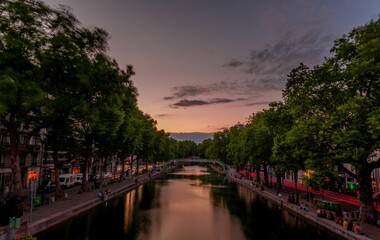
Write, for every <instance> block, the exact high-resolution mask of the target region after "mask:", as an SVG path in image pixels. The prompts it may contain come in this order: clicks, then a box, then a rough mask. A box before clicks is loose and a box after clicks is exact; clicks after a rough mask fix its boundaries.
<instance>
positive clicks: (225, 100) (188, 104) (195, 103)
mask: <svg viewBox="0 0 380 240" xmlns="http://www.w3.org/2000/svg"><path fill="white" fill-rule="evenodd" d="M242 100H245V99H243V98H237V99H228V98H213V99H210V100H208V101H204V100H188V99H182V100H180V101H178V102H176V103H174V104H171V105H170V106H171V107H172V108H179V107H184V108H186V107H195V106H203V105H210V104H222V103H231V102H236V101H242Z"/></svg>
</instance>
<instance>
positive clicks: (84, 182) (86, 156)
mask: <svg viewBox="0 0 380 240" xmlns="http://www.w3.org/2000/svg"><path fill="white" fill-rule="evenodd" d="M91 148H92V141H89V140H86V143H85V154H84V169H83V180H82V186H81V189H82V191H83V192H86V191H87V190H88V188H87V174H88V161H89V159H90V156H91V154H92V151H91Z"/></svg>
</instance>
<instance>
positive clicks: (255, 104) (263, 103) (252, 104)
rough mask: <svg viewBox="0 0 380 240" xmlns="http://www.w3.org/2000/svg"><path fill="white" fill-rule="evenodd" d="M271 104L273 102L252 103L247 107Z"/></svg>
mask: <svg viewBox="0 0 380 240" xmlns="http://www.w3.org/2000/svg"><path fill="white" fill-rule="evenodd" d="M269 103H271V102H251V103H247V104H246V105H247V106H257V105H269Z"/></svg>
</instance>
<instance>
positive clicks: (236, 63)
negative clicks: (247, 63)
mask: <svg viewBox="0 0 380 240" xmlns="http://www.w3.org/2000/svg"><path fill="white" fill-rule="evenodd" d="M241 65H244V62H242V61H238V60H236V59H232V60H230V61H229V62H228V63H226V64H224V65H223V67H240V66H241Z"/></svg>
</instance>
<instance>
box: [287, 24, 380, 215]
mask: <svg viewBox="0 0 380 240" xmlns="http://www.w3.org/2000/svg"><path fill="white" fill-rule="evenodd" d="M379 30H380V21H379V20H376V21H370V22H369V23H368V24H366V25H364V26H361V27H358V28H355V29H353V30H352V31H351V32H350V33H349V34H348V35H345V36H343V37H342V38H340V39H338V40H336V41H335V44H334V47H333V48H332V53H333V56H332V57H330V58H328V59H326V61H325V62H324V63H323V64H322V65H321V66H317V67H314V69H312V70H310V69H308V68H305V67H303V66H300V67H299V68H297V69H295V70H293V71H292V72H291V74H290V78H289V79H288V82H287V86H286V90H285V91H284V97H285V99H286V103H287V104H291V105H292V107H294V109H300V107H299V106H298V107H297V106H296V105H297V104H296V103H300V106H301V107H302V111H299V114H298V116H297V118H303V119H307V118H308V117H309V116H318V120H319V121H321V122H322V124H321V125H322V128H321V129H324V130H325V131H326V132H327V133H328V134H326V142H328V143H329V144H325V145H324V146H327V147H328V148H329V151H330V153H329V154H330V156H331V160H332V161H334V163H335V164H342V163H349V164H351V165H352V166H354V167H355V169H356V174H357V179H358V182H359V191H360V202H361V214H360V217H361V219H362V220H365V219H376V211H375V209H374V206H373V202H372V201H373V200H372V192H371V185H370V184H371V183H370V174H371V172H372V170H373V169H374V168H378V167H379V166H380V162H379V161H378V159H372V160H373V161H369V159H371V156H372V155H373V153H374V151H376V150H378V149H379V138H378V137H376V136H377V134H375V132H374V131H373V130H374V129H376V128H377V127H378V120H377V119H378V118H376V117H374V116H375V115H376V114H377V113H379V107H378V106H379V99H380V98H379V96H380V95H379V91H378V88H379V85H380V80H379V79H380V78H379V76H380V70H379V69H380V68H379V64H380V61H379V60H380V57H379V56H377V54H376V53H377V52H378V50H379V44H377V43H378V42H379V41H380V35H379ZM322 151H325V150H322Z"/></svg>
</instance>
